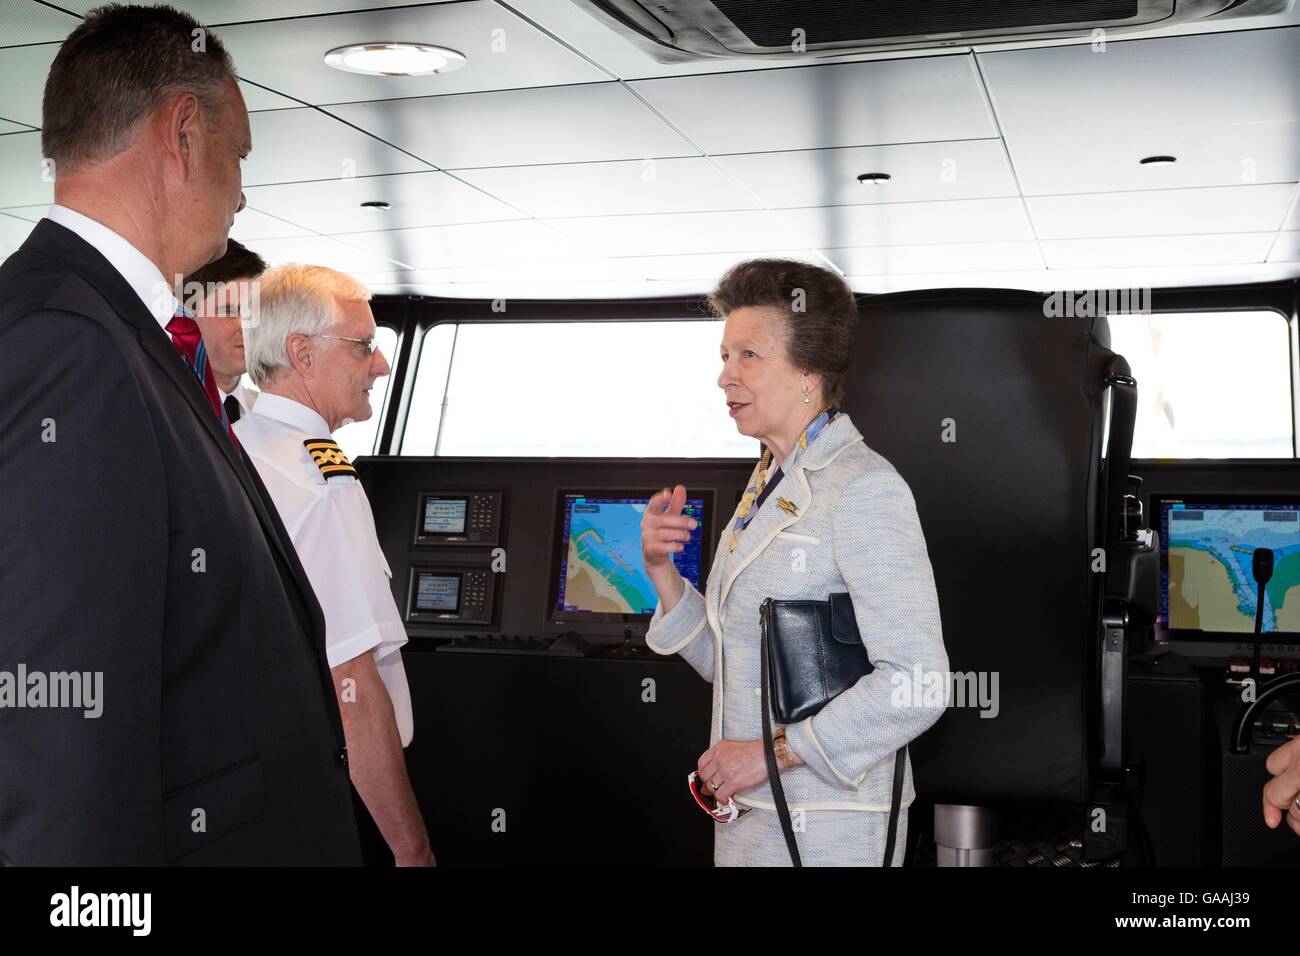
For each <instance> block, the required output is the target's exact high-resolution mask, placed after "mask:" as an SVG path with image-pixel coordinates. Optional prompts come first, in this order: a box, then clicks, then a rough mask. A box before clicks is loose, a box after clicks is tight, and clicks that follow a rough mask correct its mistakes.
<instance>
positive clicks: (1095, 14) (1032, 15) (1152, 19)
mask: <svg viewBox="0 0 1300 956" xmlns="http://www.w3.org/2000/svg"><path fill="white" fill-rule="evenodd" d="M572 2H573V3H575V4H577V5H578V6H580V7H582V8H583V9H584V10H586V11H588V12H589V13H591V14H592V15H593V16H595V17H596V18H597V19H599V20H601V21H603V22H604V23H605V24H606V25H608V26H609V27H611V28H612V29H614V30H616V31H617V32H619V33H621V34H622V35H624V36H625V37H627V38H628V39H629V40H631V41H632V42H634V43H636V44H637V45H638V46H640V47H641V48H642V49H644V50H646V51H647V52H648V53H650V55H651V56H653V57H654V58H655V59H656V60H658V61H659V62H661V63H679V62H683V61H686V60H697V59H700V58H702V57H714V58H726V59H746V58H748V59H805V58H808V57H813V58H817V57H828V56H844V55H846V54H852V53H869V52H872V51H876V50H882V51H883V50H912V49H938V48H942V47H945V46H969V45H971V44H974V43H999V42H1005V41H1008V40H1031V39H1051V38H1059V37H1075V36H1087V35H1088V34H1090V33H1091V32H1092V31H1093V30H1106V31H1107V32H1108V33H1123V32H1128V31H1131V30H1138V29H1142V28H1144V27H1152V26H1168V25H1170V24H1175V23H1187V22H1191V21H1195V20H1207V19H1210V18H1221V17H1242V16H1256V15H1264V14H1270V13H1281V12H1285V11H1286V10H1287V9H1288V8H1289V6H1290V2H1291V0H997V2H990V0H572Z"/></svg>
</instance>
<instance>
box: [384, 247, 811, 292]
mask: <svg viewBox="0 0 1300 956" xmlns="http://www.w3.org/2000/svg"><path fill="white" fill-rule="evenodd" d="M759 256H762V257H763V258H777V259H797V260H799V261H801V262H814V263H816V264H818V265H821V266H825V265H826V263H825V262H824V261H823V260H822V259H821V258H820V257H818V256H817V255H816V254H814V253H812V252H810V251H809V250H807V249H772V250H764V251H762V252H761V253H753V252H746V253H741V252H730V253H717V254H710V255H697V256H691V255H684V256H625V257H619V258H610V259H574V260H565V261H558V262H524V263H511V264H506V265H494V266H461V267H458V268H453V269H432V270H422V271H420V270H417V271H413V272H408V273H405V274H403V279H404V280H405V281H415V282H438V283H442V282H460V283H464V282H472V283H481V284H485V285H489V284H492V283H495V282H595V281H619V282H624V281H627V282H637V281H669V280H671V281H695V282H698V283H699V287H700V288H701V289H708V288H712V286H713V285H714V284H716V283H717V281H718V279H720V278H721V277H722V274H723V273H724V272H726V271H727V270H728V269H730V268H731V267H732V266H734V265H736V264H737V263H739V262H743V261H744V260H746V259H754V258H758V257H759Z"/></svg>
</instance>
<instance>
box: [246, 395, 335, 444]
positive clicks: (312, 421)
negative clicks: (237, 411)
mask: <svg viewBox="0 0 1300 956" xmlns="http://www.w3.org/2000/svg"><path fill="white" fill-rule="evenodd" d="M248 414H249V415H264V416H265V417H267V418H270V419H274V420H275V421H277V422H283V423H284V424H286V425H289V426H291V427H293V428H297V429H298V430H300V431H303V432H306V433H307V434H308V435H310V436H311V437H312V438H328V437H330V427H329V425H328V423H326V421H325V419H323V418H321V416H320V413H319V412H317V411H316V410H315V409H313V408H308V407H307V406H306V405H304V404H303V403H302V402H296V401H294V400H293V399H292V398H285V397H284V396H283V395H276V394H275V393H274V392H265V391H264V392H262V394H261V395H259V396H258V397H257V404H256V405H254V406H253V410H252V411H251V412H249V413H248Z"/></svg>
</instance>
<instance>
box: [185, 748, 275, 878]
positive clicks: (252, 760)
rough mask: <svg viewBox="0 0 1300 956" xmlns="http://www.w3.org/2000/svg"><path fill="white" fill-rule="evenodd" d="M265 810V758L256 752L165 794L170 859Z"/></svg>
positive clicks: (187, 851)
mask: <svg viewBox="0 0 1300 956" xmlns="http://www.w3.org/2000/svg"><path fill="white" fill-rule="evenodd" d="M261 812H262V761H261V758H260V757H258V756H257V755H256V754H254V755H253V756H251V757H246V758H244V759H243V760H240V761H239V762H238V763H235V764H232V765H231V766H229V767H226V768H225V769H224V770H218V771H216V772H215V773H212V774H209V775H208V776H206V777H203V778H202V779H200V780H198V781H195V782H194V783H190V784H186V785H185V786H183V787H179V788H177V789H176V790H174V791H172V792H171V793H169V794H166V795H165V796H164V797H163V841H164V846H165V849H166V855H167V859H168V860H169V861H170V860H175V859H178V858H179V857H182V856H184V855H185V854H187V853H192V852H193V851H195V850H197V849H199V847H202V846H206V845H207V844H209V843H211V842H213V841H214V840H219V839H221V838H222V837H224V836H226V835H227V834H229V833H231V832H232V831H234V830H237V829H238V828H239V827H241V826H244V825H245V824H247V823H251V822H252V821H253V820H255V819H257V817H258V815H259V814H260V813H261Z"/></svg>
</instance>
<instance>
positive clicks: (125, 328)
mask: <svg viewBox="0 0 1300 956" xmlns="http://www.w3.org/2000/svg"><path fill="white" fill-rule="evenodd" d="M51 437H53V438H54V440H53V441H51V440H49V439H50V438H51ZM20 663H21V664H23V665H25V668H26V671H27V673H28V674H31V673H32V672H43V673H47V674H48V673H51V672H82V673H89V674H92V675H93V674H94V673H95V672H101V673H102V698H103V699H102V708H103V713H102V715H101V716H100V717H98V718H87V717H86V716H84V708H52V707H45V708H31V707H27V708H16V707H12V706H9V707H0V853H2V854H4V855H5V856H7V857H8V858H9V859H10V860H11V861H12V862H13V863H15V864H19V865H21V864H156V863H184V864H199V863H219V864H244V863H268V864H353V863H357V862H359V848H358V843H357V833H356V826H355V818H354V816H353V810H352V804H351V798H350V789H349V786H348V775H347V767H346V758H345V753H346V751H345V750H344V738H343V727H342V723H341V721H340V719H339V713H338V706H337V703H336V700H335V695H334V685H333V681H332V679H331V676H330V672H329V666H328V663H327V662H326V658H325V622H324V619H323V618H322V616H321V611H320V607H319V605H318V604H317V602H316V597H315V595H314V594H313V593H312V589H311V585H310V583H309V582H308V580H307V577H306V575H305V574H304V572H303V570H302V566H301V565H300V564H299V562H298V558H297V555H296V554H295V553H294V549H293V545H292V543H291V542H290V540H289V537H288V535H287V534H286V533H285V531H284V527H283V525H282V524H281V523H280V519H279V517H278V516H277V515H276V513H275V508H274V507H273V506H272V505H271V503H270V499H269V497H268V496H267V494H266V491H265V489H264V488H263V487H262V484H261V482H260V480H259V479H258V477H257V472H256V470H255V469H254V468H253V467H252V466H251V465H249V464H248V463H247V461H246V460H245V459H244V458H243V457H242V456H241V455H240V454H238V453H237V452H236V451H235V449H234V447H233V446H232V445H231V443H230V441H229V440H228V439H227V437H226V435H225V433H224V432H223V431H222V429H221V427H220V423H219V422H218V420H217V418H216V416H215V415H214V414H213V413H212V408H211V406H210V405H208V403H207V399H206V398H205V397H204V394H203V390H202V389H201V387H200V386H199V383H198V381H197V380H196V378H195V377H194V374H193V373H192V372H191V371H190V370H189V368H188V367H187V366H186V365H185V363H184V362H183V361H182V360H181V358H180V356H179V355H178V354H177V352H176V350H175V349H174V348H173V346H172V344H171V342H170V341H169V340H168V337H167V335H166V333H164V332H163V330H162V329H161V328H160V327H159V325H158V322H157V321H156V320H155V319H154V318H153V316H152V315H150V313H149V310H148V309H147V308H145V306H144V304H143V303H142V302H141V300H140V298H139V297H138V296H137V295H136V293H135V292H134V291H133V290H132V288H131V287H130V285H129V284H128V283H127V282H126V280H125V279H124V278H122V276H121V275H120V274H119V273H118V272H117V271H116V270H115V269H114V268H113V267H112V266H110V265H109V263H108V261H107V260H106V259H105V258H104V257H103V256H102V255H100V253H99V252H97V251H96V250H95V249H94V248H93V247H92V246H90V245H89V244H88V243H86V242H85V241H83V240H82V239H81V238H80V237H78V236H77V235H76V234H75V233H73V232H71V231H70V230H68V229H65V228H64V227H62V226H60V225H58V224H56V223H54V222H52V221H50V220H42V221H41V222H40V223H39V224H38V225H37V226H36V228H35V229H34V230H33V232H32V234H31V235H30V236H29V237H28V239H27V241H26V242H25V243H24V244H23V246H22V247H21V248H20V249H19V250H18V251H17V252H15V253H14V254H13V255H12V256H11V257H10V258H9V259H8V260H7V261H6V262H5V263H4V265H3V266H0V671H8V672H10V673H15V672H16V669H17V667H18V665H19V664H20ZM15 676H16V673H15ZM92 679H93V678H92ZM28 699H29V700H30V699H31V697H30V690H29V698H28Z"/></svg>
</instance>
